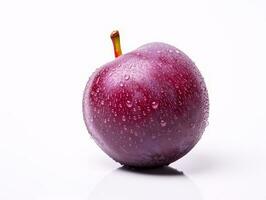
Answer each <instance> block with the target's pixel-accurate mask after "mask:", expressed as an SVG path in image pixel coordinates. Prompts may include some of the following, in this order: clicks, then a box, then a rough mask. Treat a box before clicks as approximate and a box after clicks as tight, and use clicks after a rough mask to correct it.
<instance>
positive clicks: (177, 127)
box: [83, 31, 209, 167]
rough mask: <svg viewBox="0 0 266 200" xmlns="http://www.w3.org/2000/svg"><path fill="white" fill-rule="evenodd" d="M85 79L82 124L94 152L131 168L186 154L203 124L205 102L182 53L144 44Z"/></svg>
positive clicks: (204, 91) (115, 40)
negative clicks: (99, 152) (87, 132)
mask: <svg viewBox="0 0 266 200" xmlns="http://www.w3.org/2000/svg"><path fill="white" fill-rule="evenodd" d="M111 38H112V41H113V44H114V51H115V56H116V59H115V60H113V61H112V62H109V63H107V64H105V65H103V66H102V67H100V68H99V69H98V70H97V71H96V72H95V73H94V74H93V75H92V76H91V77H90V79H89V81H88V83H87V86H86V89H85V92H84V98H83V113H84V120H85V123H86V126H87V128H88V131H89V132H90V134H91V136H92V137H93V139H94V140H95V141H96V143H97V144H98V145H99V146H100V148H101V149H102V150H103V151H104V152H105V153H106V154H108V155H109V156H110V157H111V158H113V159H114V160H115V161H117V162H119V163H121V164H122V165H127V166H131V167H159V166H163V165H168V164H170V163H172V162H174V161H176V160H177V159H179V158H181V157H182V156H184V155H185V154H186V153H188V152H189V151H190V150H191V149H192V148H193V147H194V145H195V144H196V143H197V142H198V141H199V139H200V138H201V135H202V133H203V132H204V129H205V127H206V125H207V119H208V112H209V100H208V93H207V89H206V85H205V83H204V80H203V77H202V76H201V74H200V72H199V70H198V69H197V67H196V66H195V64H194V63H193V61H191V60H190V59H189V57H188V56H186V55H185V54H184V53H183V52H182V51H180V50H178V49H176V48H175V47H173V46H170V45H168V44H164V43H149V44H146V45H144V46H141V47H140V48H138V49H136V50H135V51H132V52H130V53H127V54H124V55H122V52H121V48H120V39H119V33H118V31H114V32H112V34H111Z"/></svg>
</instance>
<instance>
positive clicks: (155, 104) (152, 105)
mask: <svg viewBox="0 0 266 200" xmlns="http://www.w3.org/2000/svg"><path fill="white" fill-rule="evenodd" d="M158 106H159V104H158V103H157V102H155V101H153V102H152V103H151V107H152V108H153V109H157V108H158Z"/></svg>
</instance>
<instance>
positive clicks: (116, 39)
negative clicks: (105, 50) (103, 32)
mask: <svg viewBox="0 0 266 200" xmlns="http://www.w3.org/2000/svg"><path fill="white" fill-rule="evenodd" d="M110 37H111V39H112V42H113V46H114V53H115V57H118V56H120V55H122V50H121V45H120V36H119V31H117V30H115V31H113V32H112V33H111V35H110Z"/></svg>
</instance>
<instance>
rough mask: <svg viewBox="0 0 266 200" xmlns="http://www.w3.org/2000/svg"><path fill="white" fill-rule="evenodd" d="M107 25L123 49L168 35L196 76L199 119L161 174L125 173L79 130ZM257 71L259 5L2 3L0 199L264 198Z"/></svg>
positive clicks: (261, 34)
mask: <svg viewBox="0 0 266 200" xmlns="http://www.w3.org/2000/svg"><path fill="white" fill-rule="evenodd" d="M113 29H119V30H120V35H121V40H122V41H121V42H122V48H123V51H124V52H128V51H131V50H134V49H135V48H137V47H138V46H140V45H143V44H145V43H148V42H153V41H161V42H166V43H169V44H172V45H174V46H176V47H178V48H179V49H181V50H183V51H184V52H185V53H186V54H188V55H189V56H190V57H191V58H192V60H194V61H195V63H196V64H197V66H198V68H199V69H200V71H201V72H202V74H203V76H204V77H205V81H206V84H207V86H208V89H209V96H210V118H209V126H208V128H207V129H206V131H205V133H204V135H203V137H202V139H201V141H200V142H199V143H198V145H197V146H196V147H195V148H194V149H193V150H192V151H191V152H190V153H189V154H188V155H186V156H185V157H184V158H182V159H181V160H179V161H177V162H175V163H173V164H171V165H170V166H171V167H172V168H171V169H164V170H157V171H156V170H155V171H150V172H149V173H146V174H145V173H144V174H143V173H136V172H130V171H126V170H123V169H121V168H120V165H119V164H117V163H115V162H114V161H112V160H111V159H110V158H109V157H108V156H106V155H105V154H104V153H103V152H102V151H101V150H100V149H99V148H98V147H97V146H96V145H95V143H94V142H93V140H92V139H91V138H90V137H89V135H88V133H87V130H86V128H85V125H84V123H83V119H82V110H81V102H82V93H83V89H84V87H85V84H86V82H87V80H88V77H89V76H90V75H91V74H92V72H93V71H94V70H95V69H96V68H97V67H99V66H101V65H102V64H105V63H106V62H108V61H111V60H112V59H113V49H112V44H111V41H110V38H109V34H110V32H111V31H112V30H113ZM265 69H266V3H265V1H264V0H252V1H251V0H249V1H247V0H239V1H236V0H235V1H233V0H225V1H211V0H209V1H208V0H195V1H192V0H184V1H170V0H164V1H143V0H135V1H122V0H121V1H116V0H109V1H103V0H97V1H85V0H84V1H81V0H75V1H74V0H72V1H67V0H61V1H60V0H46V1H36V0H24V1H18V0H17V1H15V0H2V1H1V2H0V199H2V200H10V199H12V200H15V199H23V200H24V199H25V200H43V199H45V200H46V199H47V200H54V199H56V200H61V199H62V200H68V199H71V200H83V199H95V200H99V199H105V200H106V199H115V200H120V199H123V200H125V199H134V200H136V199H154V200H155V199H163V198H164V199H199V200H201V199H202V200H203V199H204V200H208V199H209V200H213V199H221V200H224V199H233V200H237V199H241V200H243V199H256V200H259V199H266V188H265V187H266V186H265V180H266V135H265V134H266V126H265V123H266V121H265V119H266V106H265V103H266V94H265V92H266V90H265V87H266V73H265V72H266V70H265ZM174 169H177V170H179V171H183V173H184V175H176V174H175V173H171V172H172V171H174Z"/></svg>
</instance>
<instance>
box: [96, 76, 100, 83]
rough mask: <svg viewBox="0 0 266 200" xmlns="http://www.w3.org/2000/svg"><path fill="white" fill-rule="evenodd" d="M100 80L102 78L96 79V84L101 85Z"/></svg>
mask: <svg viewBox="0 0 266 200" xmlns="http://www.w3.org/2000/svg"><path fill="white" fill-rule="evenodd" d="M99 80H100V76H99V77H98V78H97V79H96V84H98V83H99Z"/></svg>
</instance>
